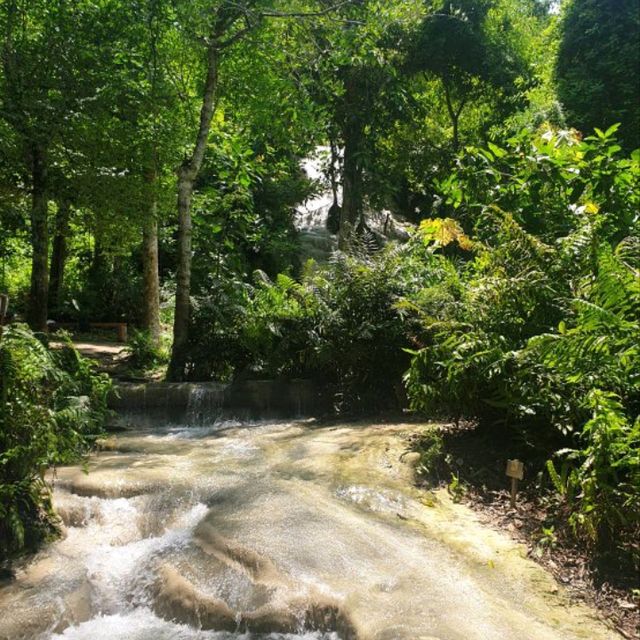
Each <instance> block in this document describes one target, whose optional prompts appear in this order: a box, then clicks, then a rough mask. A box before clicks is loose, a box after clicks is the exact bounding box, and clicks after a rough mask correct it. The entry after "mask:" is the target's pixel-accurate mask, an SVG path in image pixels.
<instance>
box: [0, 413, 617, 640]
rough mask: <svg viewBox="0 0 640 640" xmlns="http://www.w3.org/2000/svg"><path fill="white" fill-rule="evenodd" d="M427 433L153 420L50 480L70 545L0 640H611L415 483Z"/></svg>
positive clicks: (35, 562) (3, 603)
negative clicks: (411, 459) (412, 459)
mask: <svg viewBox="0 0 640 640" xmlns="http://www.w3.org/2000/svg"><path fill="white" fill-rule="evenodd" d="M421 428H428V426H424V427H420V426H417V425H368V424H351V425H337V426H336V425H333V426H326V425H325V426H323V425H317V424H315V423H313V422H293V423H292V422H267V423H265V422H263V423H252V424H240V423H234V422H224V421H214V420H212V421H211V423H210V424H209V425H207V424H205V425H203V426H198V427H185V426H178V427H176V426H166V425H158V426H155V427H154V428H153V429H150V428H146V429H138V430H132V431H128V432H126V433H123V434H119V435H118V436H117V437H112V438H109V439H108V440H107V441H105V442H104V444H103V449H102V451H101V452H100V453H98V454H96V455H94V456H92V458H91V461H90V463H89V465H88V473H86V472H85V471H86V470H84V469H82V468H80V467H68V468H63V469H59V470H58V471H57V477H56V484H55V487H56V488H55V505H56V508H57V509H58V511H59V513H60V515H61V517H62V520H63V522H64V529H65V535H64V537H63V538H62V539H61V540H59V541H57V542H55V543H53V544H51V545H49V546H48V547H47V548H46V549H44V550H43V551H41V552H40V553H39V554H38V555H36V556H35V557H34V558H31V559H29V560H28V561H27V560H25V561H24V562H23V563H22V564H21V565H17V566H16V578H15V580H13V581H11V582H9V583H5V584H4V585H3V586H2V587H1V588H0V638H8V639H11V640H18V639H22V638H25V639H26V638H29V639H31V638H42V639H44V638H48V639H68V640H71V639H74V640H75V639H83V640H101V639H105V640H106V639H108V640H120V639H122V640H125V639H126V640H165V639H166V640H169V639H177V640H190V639H202V640H231V639H238V638H242V639H249V638H252V639H253V638H256V639H257V638H260V639H267V638H268V639H272V640H302V639H304V640H396V639H397V640H420V639H422V640H438V639H439V640H474V639H483V640H484V639H487V640H489V639H491V640H514V639H516V638H518V639H531V640H551V639H553V640H561V639H562V640H565V639H569V640H571V639H577V638H585V639H586V638H589V639H590V640H599V639H605V638H617V637H618V636H617V635H616V634H615V633H614V632H612V631H610V630H609V629H608V628H607V627H606V626H605V625H604V624H603V623H601V622H599V621H597V620H596V619H595V617H594V615H593V613H592V612H591V611H590V610H589V609H587V608H586V607H584V606H581V605H577V604H572V603H570V602H569V601H568V599H567V597H566V596H565V595H564V594H563V593H562V590H561V589H560V590H559V589H558V587H557V585H556V584H555V582H554V581H553V579H552V578H551V577H550V576H549V575H548V574H547V573H545V572H544V571H543V570H542V569H541V568H540V567H538V566H537V565H535V564H534V563H532V562H531V561H529V560H527V559H526V558H525V557H524V556H525V554H524V550H523V549H522V548H521V547H519V546H518V545H516V544H514V543H513V542H511V541H510V540H508V539H507V538H506V537H505V536H503V535H502V534H500V533H497V532H495V531H492V530H490V529H488V528H487V527H484V526H482V525H481V524H480V523H479V522H478V521H477V520H476V518H475V516H474V515H473V514H472V513H471V512H470V511H469V510H468V509H466V508H465V507H463V506H461V505H456V504H452V503H451V502H450V500H449V499H448V498H447V496H446V494H443V493H437V494H427V493H426V492H423V491H419V490H418V489H415V488H414V487H413V484H412V473H413V471H412V469H411V467H410V465H409V464H407V463H406V462H405V458H404V457H403V453H404V452H405V451H406V447H407V438H408V437H409V435H410V434H411V433H415V432H416V431H417V430H419V429H421Z"/></svg>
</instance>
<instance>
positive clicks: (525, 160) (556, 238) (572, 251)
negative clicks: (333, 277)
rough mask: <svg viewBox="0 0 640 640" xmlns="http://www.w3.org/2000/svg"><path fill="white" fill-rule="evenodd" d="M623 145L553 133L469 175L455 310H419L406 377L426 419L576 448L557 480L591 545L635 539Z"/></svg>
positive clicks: (457, 206)
mask: <svg viewBox="0 0 640 640" xmlns="http://www.w3.org/2000/svg"><path fill="white" fill-rule="evenodd" d="M612 136H613V131H609V132H608V133H606V134H605V133H602V132H599V133H598V135H597V136H594V137H591V138H587V139H586V140H584V141H580V140H579V139H578V138H577V137H576V136H575V134H573V133H571V132H553V131H551V130H549V131H547V132H545V133H544V134H543V135H542V136H541V137H534V138H533V139H530V138H528V137H526V136H525V137H518V138H515V139H513V140H511V141H510V142H509V145H508V146H507V147H506V148H499V147H497V146H495V145H491V146H490V149H488V150H478V151H476V152H475V153H473V154H470V156H469V157H468V158H466V159H465V160H464V161H463V163H462V164H461V167H460V170H459V171H458V172H456V173H455V174H454V175H453V176H452V178H451V180H450V181H448V183H447V185H446V187H447V189H448V194H449V196H448V197H449V201H450V203H451V206H452V207H453V209H454V211H455V212H456V214H457V215H458V216H459V219H460V220H462V221H464V223H466V224H467V225H468V226H469V227H470V228H472V229H473V236H472V240H470V241H468V242H467V243H465V244H466V246H467V248H469V249H470V252H471V254H472V256H471V259H470V260H469V261H468V262H467V263H466V264H465V265H464V266H463V267H462V268H461V269H460V270H459V272H458V276H457V277H458V279H459V280H458V282H457V284H458V287H459V292H458V295H456V296H452V297H451V298H450V300H449V301H448V304H447V305H446V306H444V307H442V306H440V307H439V308H434V307H433V306H432V305H430V304H427V305H424V304H422V305H421V306H420V313H421V314H422V315H423V317H424V327H425V329H426V336H425V338H424V340H425V345H424V347H423V348H422V349H420V350H418V351H416V352H415V355H414V359H413V362H412V365H411V369H410V371H409V373H408V374H407V383H408V388H409V393H410V396H411V399H412V403H413V405H414V407H415V408H417V409H420V410H421V411H424V412H426V413H427V414H433V413H434V412H444V413H445V414H448V415H453V416H458V417H467V418H469V417H475V418H478V419H480V421H481V424H484V425H486V426H489V427H492V428H494V429H498V431H497V432H499V430H500V429H510V430H513V429H515V430H518V431H520V432H521V434H522V436H523V438H525V439H528V440H529V441H530V442H533V443H536V442H537V443H545V442H548V440H549V437H550V435H551V436H552V435H553V434H550V433H549V426H550V425H553V426H554V427H555V428H556V430H557V433H558V434H559V435H562V436H564V440H565V441H566V442H567V443H572V445H571V446H570V448H568V449H566V448H563V450H562V451H560V452H559V453H558V454H557V458H558V460H554V461H552V462H551V463H550V465H549V469H550V470H551V472H552V474H553V478H554V481H555V482H556V484H557V486H558V487H559V488H561V491H562V493H563V495H565V496H566V497H567V499H569V500H570V501H571V507H572V509H573V515H572V517H571V522H572V524H573V525H574V527H575V530H576V533H578V534H580V535H582V534H584V535H586V536H587V537H588V538H589V539H591V540H592V541H594V542H597V541H599V540H600V541H610V540H611V539H612V537H613V536H615V535H616V534H617V533H619V532H620V531H621V530H627V531H637V529H638V526H639V525H640V511H639V510H638V487H639V484H638V481H639V476H638V472H639V466H638V464H639V458H638V450H639V448H638V446H639V444H640V443H639V442H638V437H639V435H640V433H639V431H638V429H639V427H640V422H638V418H637V416H638V413H639V410H640V351H639V349H638V335H640V323H639V319H640V278H639V274H640V239H639V219H638V196H639V190H638V186H639V184H640V182H639V181H640V156H639V155H638V153H637V152H636V153H634V154H633V157H632V158H631V159H629V158H625V157H623V156H620V148H619V147H618V146H617V145H616V144H615V140H614V139H613V137H612ZM441 226H442V223H441ZM460 231H461V230H460ZM452 240H453V237H452V236H449V237H447V238H446V239H445V242H443V241H440V242H438V240H434V239H433V235H431V236H430V237H429V242H433V243H434V248H435V247H436V246H438V245H444V244H446V242H448V241H452ZM442 259H443V260H445V259H446V258H444V257H443V258H442ZM558 440H559V438H556V441H558ZM546 446H548V444H547V445H546ZM557 465H560V466H561V467H562V473H561V474H558V473H556V471H555V469H556V466H557Z"/></svg>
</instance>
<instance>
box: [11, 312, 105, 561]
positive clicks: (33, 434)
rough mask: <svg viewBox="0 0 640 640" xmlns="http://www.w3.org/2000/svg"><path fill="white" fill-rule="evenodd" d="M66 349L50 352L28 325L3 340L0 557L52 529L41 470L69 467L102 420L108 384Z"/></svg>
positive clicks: (34, 542)
mask: <svg viewBox="0 0 640 640" xmlns="http://www.w3.org/2000/svg"><path fill="white" fill-rule="evenodd" d="M92 367H93V365H91V364H89V363H87V361H85V360H84V359H83V358H81V357H80V356H79V355H78V353H77V352H76V351H75V350H73V348H72V347H71V346H70V345H67V346H64V347H62V348H60V349H57V350H55V351H52V350H50V349H49V348H47V347H46V346H45V345H44V344H43V343H42V342H41V341H40V340H38V339H37V338H36V337H35V336H34V335H33V334H32V333H31V332H30V331H29V330H28V329H27V328H26V327H24V326H22V325H11V326H9V327H7V328H5V330H4V333H3V335H2V338H1V339H0V392H1V393H0V557H6V556H7V555H9V554H12V553H16V552H21V551H23V550H24V548H25V547H28V548H29V549H30V550H33V549H35V548H36V547H37V545H38V543H39V542H41V541H42V539H44V538H46V537H48V536H50V535H52V534H53V533H54V532H55V530H56V520H55V516H54V514H53V512H52V509H51V504H50V488H49V487H48V486H47V485H46V483H45V482H44V480H43V471H44V470H45V469H46V468H47V467H49V466H51V465H56V464H64V463H69V462H73V461H75V460H77V459H78V457H79V456H81V455H82V454H83V453H85V452H86V451H87V449H88V447H89V436H90V435H91V434H95V433H98V432H99V431H100V429H101V428H102V422H103V420H104V418H105V416H106V413H107V408H106V395H107V392H108V390H109V389H110V381H109V380H108V379H107V377H106V376H105V375H98V374H95V373H94V372H93V369H92Z"/></svg>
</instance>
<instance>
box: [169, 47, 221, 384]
mask: <svg viewBox="0 0 640 640" xmlns="http://www.w3.org/2000/svg"><path fill="white" fill-rule="evenodd" d="M207 53H208V55H207V79H206V82H205V87H204V94H203V97H202V108H201V110H200V125H199V127H198V135H197V137H196V142H195V146H194V148H193V152H192V154H191V156H190V157H189V158H186V159H185V161H184V162H183V163H182V165H181V166H180V168H179V169H178V271H177V274H176V307H175V318H174V323H173V347H172V350H171V362H170V363H169V368H168V370H167V379H168V380H172V381H175V382H179V381H182V380H184V379H185V375H186V371H185V368H186V363H187V345H188V343H189V319H190V316H191V233H192V232H191V198H192V196H193V185H194V183H195V181H196V178H197V177H198V173H199V172H200V168H201V166H202V161H203V159H204V154H205V151H206V149H207V141H208V138H209V131H210V129H211V120H212V118H213V113H214V111H215V97H216V90H217V87H218V55H219V52H218V49H217V47H216V45H215V44H210V45H209V49H208V52H207Z"/></svg>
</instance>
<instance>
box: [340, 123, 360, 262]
mask: <svg viewBox="0 0 640 640" xmlns="http://www.w3.org/2000/svg"><path fill="white" fill-rule="evenodd" d="M359 129H360V125H359V123H358V122H355V123H349V124H348V126H347V129H346V130H345V132H344V163H343V173H342V210H341V212H340V237H339V246H340V249H341V250H342V251H345V250H346V249H348V248H349V245H350V244H351V242H352V241H353V238H354V235H355V232H356V228H357V226H358V224H359V223H360V221H361V219H362V163H361V160H360V154H361V149H360V144H361V139H362V134H361V131H360V130H359Z"/></svg>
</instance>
